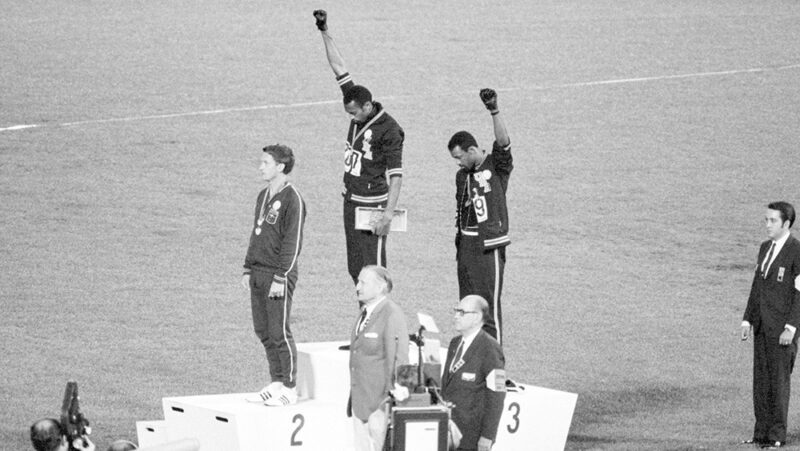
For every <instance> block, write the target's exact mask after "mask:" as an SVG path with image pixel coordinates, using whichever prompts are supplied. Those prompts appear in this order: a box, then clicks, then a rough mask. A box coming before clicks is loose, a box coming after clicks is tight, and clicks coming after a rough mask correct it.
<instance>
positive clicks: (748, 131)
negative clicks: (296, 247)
mask: <svg viewBox="0 0 800 451" xmlns="http://www.w3.org/2000/svg"><path fill="white" fill-rule="evenodd" d="M320 6H323V5H320V4H313V3H310V2H297V3H291V2H288V3H287V2H281V3H278V2H255V1H245V2H232V3H226V2H221V1H212V0H207V1H188V0H184V1H173V2H164V4H162V3H160V2H141V1H139V2H123V1H119V0H117V1H109V2H56V1H52V0H35V1H30V2H5V4H4V5H3V14H2V15H0V47H2V51H0V88H1V89H0V106H1V107H0V129H1V130H0V274H2V276H0V302H1V303H2V310H3V314H2V315H0V343H2V347H3V352H2V357H0V359H2V360H0V376H2V381H1V382H0V449H8V450H22V449H28V448H29V444H28V443H29V442H28V437H27V427H28V426H29V425H30V424H31V423H32V422H33V421H34V420H36V419H38V418H40V417H44V416H55V415H56V414H57V411H58V409H59V407H60V402H61V396H62V393H63V389H64V384H65V382H66V380H67V379H70V378H73V379H76V380H77V381H78V383H79V387H80V390H81V394H82V403H83V406H84V410H85V413H86V414H87V416H88V417H89V419H90V420H92V421H93V424H94V430H95V432H94V437H95V439H96V440H95V441H96V442H97V443H98V444H99V445H100V447H102V448H103V449H104V447H105V446H107V445H108V443H110V442H111V441H112V440H114V439H117V438H134V439H135V421H137V420H146V419H159V418H162V414H161V411H160V400H161V398H162V397H163V396H179V395H191V394H202V393H224V392H242V391H253V390H256V389H258V388H260V386H261V385H262V383H263V382H264V379H265V374H266V367H265V359H264V358H263V351H262V349H261V345H260V344H259V343H258V341H257V339H256V338H255V336H254V334H253V332H252V326H251V322H250V311H249V299H248V295H247V293H246V292H244V291H243V290H242V288H241V287H240V286H239V283H238V282H239V277H240V268H241V265H242V262H243V259H244V254H245V251H246V246H247V239H248V233H249V230H250V223H251V221H252V218H251V215H252V209H253V202H254V201H255V196H256V194H257V192H258V190H259V189H260V178H259V173H258V171H257V165H258V158H259V153H260V150H259V149H260V148H261V147H263V146H264V145H266V144H269V143H274V142H282V143H286V144H289V145H290V146H292V147H293V148H294V149H295V151H296V153H297V155H298V164H297V167H296V169H295V172H294V180H295V181H296V183H297V185H298V186H299V187H300V189H301V191H302V192H303V193H304V195H305V197H306V202H307V204H308V210H309V215H308V220H307V223H306V241H305V244H304V249H303V253H302V256H301V262H300V271H301V272H300V281H299V285H298V288H297V291H296V293H295V304H294V312H293V321H294V326H293V327H294V332H295V337H296V338H297V339H298V341H325V340H340V339H345V338H346V328H347V327H348V326H349V325H350V324H351V322H352V320H353V318H355V315H357V311H356V307H355V300H354V296H353V288H352V284H351V282H350V280H349V277H348V275H347V271H346V267H345V255H344V239H343V233H342V226H341V218H340V216H341V205H340V203H341V198H340V196H339V194H338V193H339V189H340V179H341V173H340V171H341V169H340V168H341V163H340V158H341V151H342V145H343V143H342V141H343V139H344V137H345V136H344V135H345V131H346V125H347V121H348V119H347V117H346V114H345V113H344V111H343V110H342V108H341V106H340V96H339V92H338V88H337V86H336V84H335V82H334V80H333V76H332V73H331V72H330V69H329V68H328V66H327V63H326V61H325V58H324V53H323V48H322V42H321V39H320V38H319V35H318V32H317V31H316V28H315V27H314V21H313V18H312V17H311V11H312V10H313V9H315V8H318V7H320ZM325 7H326V8H327V9H328V11H329V14H330V24H331V30H332V31H331V32H332V34H333V35H334V36H335V37H336V38H337V41H338V43H339V45H340V48H341V49H342V52H343V53H344V56H345V58H346V60H347V63H348V66H349V68H350V69H351V73H353V75H354V78H355V79H356V81H357V82H359V83H363V84H365V85H367V86H368V87H370V89H371V90H372V91H373V92H374V93H375V95H376V98H377V99H378V100H380V101H382V102H383V103H384V105H385V106H386V108H387V110H388V111H389V112H390V113H391V114H392V115H393V116H394V117H395V118H396V119H397V120H398V121H399V122H400V123H401V124H402V125H403V126H404V128H405V130H406V136H407V140H406V147H405V158H404V166H405V177H404V184H403V192H402V196H401V206H403V207H406V208H408V209H409V210H410V214H409V216H410V221H411V227H410V230H409V232H407V233H405V234H394V235H392V236H391V238H390V240H389V267H390V270H391V271H392V273H393V275H394V277H395V287H396V289H395V296H394V297H395V299H397V300H399V301H400V303H401V304H402V306H403V307H404V309H405V312H406V314H407V316H408V317H409V320H410V321H413V318H414V313H415V312H417V311H425V312H427V313H429V314H431V315H433V316H434V317H435V318H436V319H437V322H438V323H439V324H440V326H442V327H443V329H444V334H443V335H444V336H445V338H449V337H450V336H452V334H453V330H452V325H451V323H450V315H449V313H448V312H450V307H451V306H452V304H453V303H454V302H455V301H456V297H457V283H456V278H455V260H454V259H455V256H454V247H453V240H452V238H453V226H452V224H453V210H454V208H453V207H454V205H453V204H454V200H453V196H454V186H453V185H454V183H453V181H454V173H455V170H456V165H455V163H454V161H452V159H451V158H450V157H449V155H448V153H447V151H446V148H445V145H446V142H447V139H448V138H449V137H450V135H451V134H452V133H453V132H455V131H457V130H459V129H468V130H472V131H474V132H475V134H476V136H477V137H478V140H479V142H480V143H481V144H483V145H484V146H489V145H490V137H491V123H490V121H489V116H488V114H486V112H485V110H484V109H483V106H482V105H481V104H480V101H479V100H478V97H477V92H478V90H479V89H480V88H482V87H486V86H491V87H495V88H497V89H498V90H499V92H500V106H501V108H502V109H503V111H504V113H505V116H506V118H507V122H508V128H509V132H510V134H511V139H512V142H513V143H514V152H515V172H514V173H513V175H512V179H511V182H510V192H509V196H508V197H509V204H510V215H511V217H510V220H511V230H512V232H511V233H512V235H511V236H512V245H511V246H510V247H509V248H508V263H507V269H506V285H505V289H504V293H503V298H504V305H503V310H504V318H505V323H506V327H507V331H506V336H505V339H506V340H505V341H506V343H505V352H506V359H507V364H508V370H509V374H510V376H511V377H512V378H514V379H516V380H519V381H523V382H526V383H531V384H535V385H540V386H544V387H549V388H554V389H559V390H565V391H571V392H576V393H578V394H579V399H578V405H577V408H576V411H575V417H574V420H573V424H572V429H571V433H570V438H569V441H568V444H567V449H570V450H651V449H652V450H695V449H709V450H726V449H731V448H733V447H734V444H735V443H736V442H738V440H740V439H743V438H748V437H749V436H750V433H751V428H752V421H753V417H752V405H751V398H750V396H751V395H750V393H751V392H750V374H751V354H752V350H751V349H752V348H751V345H750V344H749V343H747V344H742V343H741V342H740V341H739V340H738V331H739V323H740V321H741V314H742V311H743V309H744V304H745V301H746V296H747V291H748V289H749V282H750V277H751V270H752V266H753V264H754V263H755V261H754V259H755V255H756V252H757V246H758V243H759V242H760V241H761V240H762V239H764V232H763V230H762V229H763V227H762V226H761V224H762V219H761V218H762V215H763V212H764V206H765V204H766V203H767V202H769V201H772V200H779V199H785V200H789V201H791V202H794V203H795V204H796V205H797V204H800V195H799V194H800V191H799V190H798V173H800V163H798V158H797V153H798V152H797V150H798V148H797V143H798V142H800V127H798V124H800V108H799V107H798V105H800V91H799V90H798V86H800V46H799V45H798V42H800V3H798V2H797V1H793V0H783V1H779V0H768V1H763V2H747V1H742V0H733V1H719V0H709V1H689V0H679V1H669V2H663V1H653V0H640V1H632V0H628V1H610V0H600V1H592V2H581V1H576V0H571V1H570V0H568V1H547V0H534V1H530V2H526V1H512V2H502V4H496V3H495V2H472V3H469V4H468V3H466V2H455V1H444V2H424V1H419V0H416V1H410V2H398V3H397V4H388V3H380V4H378V3H375V4H373V3H364V2H342V3H341V4H335V5H334V4H329V5H325ZM22 125H28V126H31V127H27V128H22V127H18V126H22ZM796 384H797V382H796ZM797 393H798V390H797V387H796V390H795V395H793V399H792V401H791V411H790V427H789V441H790V443H789V445H790V446H789V447H788V448H787V449H794V450H800V426H798V424H799V423H798V421H800V398H798V395H797ZM343 396H344V395H343ZM534 449H535V448H534Z"/></svg>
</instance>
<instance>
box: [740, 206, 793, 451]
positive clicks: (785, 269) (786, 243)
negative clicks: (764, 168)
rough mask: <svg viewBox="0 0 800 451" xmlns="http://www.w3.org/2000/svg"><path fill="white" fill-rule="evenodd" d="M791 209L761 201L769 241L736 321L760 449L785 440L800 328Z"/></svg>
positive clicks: (749, 441)
mask: <svg viewBox="0 0 800 451" xmlns="http://www.w3.org/2000/svg"><path fill="white" fill-rule="evenodd" d="M794 220H795V210H794V207H792V205H791V204H789V203H787V202H773V203H771V204H769V205H767V212H766V216H765V225H766V232H767V236H768V237H769V239H768V240H767V241H764V242H763V243H761V248H760V250H759V252H758V260H757V265H756V268H755V274H754V276H753V284H752V286H751V288H750V297H749V298H748V300H747V308H746V310H745V312H744V318H743V321H742V340H747V339H748V338H749V337H750V336H752V337H753V409H754V412H755V417H756V423H755V428H754V430H753V437H752V438H751V439H750V440H746V441H745V442H744V443H755V444H758V445H761V448H763V449H777V448H780V447H782V446H784V444H785V443H786V428H787V424H788V423H787V417H788V412H789V393H790V381H791V375H792V369H793V367H794V361H795V356H796V355H797V333H796V332H797V327H798V326H800V241H798V240H797V239H796V238H795V237H794V236H792V234H791V233H790V232H789V229H790V228H791V227H792V224H794Z"/></svg>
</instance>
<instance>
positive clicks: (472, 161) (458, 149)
mask: <svg viewBox="0 0 800 451" xmlns="http://www.w3.org/2000/svg"><path fill="white" fill-rule="evenodd" d="M447 150H449V151H450V156H451V157H453V158H454V159H455V160H457V161H458V165H459V166H461V167H462V168H464V169H467V170H471V169H474V168H475V167H476V166H478V165H480V164H481V163H482V162H483V158H484V156H485V155H484V152H483V150H481V149H480V147H478V142H477V141H475V137H474V136H472V134H470V133H469V132H466V131H463V130H462V131H460V132H457V133H456V134H454V135H453V137H452V138H450V141H449V142H448V143H447Z"/></svg>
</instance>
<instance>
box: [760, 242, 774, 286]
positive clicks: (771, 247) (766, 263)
mask: <svg viewBox="0 0 800 451" xmlns="http://www.w3.org/2000/svg"><path fill="white" fill-rule="evenodd" d="M774 250H775V242H774V241H773V242H772V244H770V245H769V252H767V256H766V258H764V261H763V262H762V263H761V277H762V278H766V277H767V271H769V261H770V260H772V251H774Z"/></svg>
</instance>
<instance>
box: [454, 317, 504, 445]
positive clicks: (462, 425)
mask: <svg viewBox="0 0 800 451" xmlns="http://www.w3.org/2000/svg"><path fill="white" fill-rule="evenodd" d="M460 342H461V336H458V337H455V338H453V339H452V340H451V341H450V347H449V348H448V349H447V359H446V360H445V364H444V374H443V375H442V397H443V398H444V399H445V400H446V401H450V402H452V403H455V405H456V406H455V408H454V409H453V411H452V419H453V421H454V422H455V423H456V425H457V426H458V428H459V429H460V430H461V433H462V434H463V437H462V438H461V444H460V445H459V446H460V447H461V448H477V446H478V439H479V438H481V437H486V438H488V439H491V440H492V441H494V439H495V437H496V436H497V425H498V424H499V423H500V417H501V416H502V414H503V403H504V402H505V398H506V385H505V382H506V381H505V357H504V356H503V349H502V348H501V347H500V344H498V343H497V340H495V339H494V338H492V336H491V335H489V334H487V333H486V332H485V331H483V330H481V331H479V332H478V335H476V336H475V339H474V340H473V341H472V344H471V345H470V346H469V348H467V351H466V352H465V353H464V355H463V356H462V357H461V359H462V360H463V361H464V363H463V364H462V365H461V366H460V367H459V368H458V369H457V370H456V371H454V372H453V373H450V365H451V363H452V361H453V359H454V357H455V353H456V348H458V344H459V343H460ZM492 371H494V373H493V376H495V377H494V378H493V379H492V380H490V381H488V383H487V380H486V378H487V376H489V375H490V373H492Z"/></svg>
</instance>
